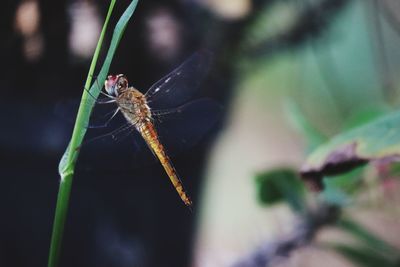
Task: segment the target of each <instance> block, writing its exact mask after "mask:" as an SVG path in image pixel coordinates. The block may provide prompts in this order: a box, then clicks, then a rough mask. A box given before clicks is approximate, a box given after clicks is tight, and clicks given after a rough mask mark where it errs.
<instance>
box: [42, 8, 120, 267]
mask: <svg viewBox="0 0 400 267" xmlns="http://www.w3.org/2000/svg"><path fill="white" fill-rule="evenodd" d="M115 1H116V0H111V2H110V6H109V8H108V12H107V16H106V20H105V22H104V25H103V29H102V31H101V33H100V37H99V41H98V42H97V46H96V50H95V52H94V55H93V58H92V62H91V64H90V68H89V72H88V76H87V79H86V83H85V88H89V86H90V85H91V83H92V77H93V73H94V70H95V67H96V63H97V59H98V57H99V53H100V48H101V45H102V43H103V40H104V35H105V32H106V29H107V25H108V22H109V20H110V17H111V13H112V10H113V8H114V5H115ZM87 97H88V93H87V91H86V90H84V91H83V94H82V99H81V105H80V106H79V110H78V115H77V119H76V123H75V126H74V130H73V133H72V137H71V141H70V144H69V146H68V148H67V152H66V154H65V156H66V158H65V157H63V158H64V159H65V160H66V164H65V167H62V168H60V175H61V181H60V186H59V191H58V197H57V204H56V213H55V218H54V224H53V232H52V236H51V244H50V252H49V259H48V267H56V266H57V265H58V261H59V258H60V250H61V243H62V237H63V231H64V225H65V219H66V217H67V211H68V203H69V196H70V192H71V185H72V178H73V174H74V169H75V161H76V159H77V157H78V150H76V149H75V148H76V147H78V146H79V145H80V143H81V142H82V139H83V136H84V134H85V132H84V131H82V129H84V128H85V127H82V125H84V123H85V121H86V120H87V119H86V116H85V114H87V110H85V109H87V107H86V105H82V104H83V103H86V102H87ZM62 161H63V160H62ZM61 165H62V163H61V164H60V166H61Z"/></svg>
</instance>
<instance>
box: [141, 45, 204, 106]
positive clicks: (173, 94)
mask: <svg viewBox="0 0 400 267" xmlns="http://www.w3.org/2000/svg"><path fill="white" fill-rule="evenodd" d="M210 63H211V53H210V52H208V51H200V52H196V53H195V54H193V55H192V56H191V57H190V58H189V59H187V60H186V61H185V62H184V63H182V64H181V65H180V66H179V67H178V68H176V69H175V70H173V71H172V72H171V73H169V74H168V75H166V76H165V77H163V78H162V79H161V80H159V81H158V82H156V83H155V84H154V85H153V86H151V87H150V89H149V90H148V91H147V92H146V94H145V96H146V99H147V101H148V103H149V105H150V107H151V108H153V109H165V108H170V107H177V106H179V105H182V104H183V103H186V102H187V100H188V99H189V98H190V97H192V96H193V94H194V93H195V92H196V90H197V89H198V87H199V85H200V83H201V81H202V80H203V78H204V77H205V76H206V74H207V71H208V69H209V65H210Z"/></svg>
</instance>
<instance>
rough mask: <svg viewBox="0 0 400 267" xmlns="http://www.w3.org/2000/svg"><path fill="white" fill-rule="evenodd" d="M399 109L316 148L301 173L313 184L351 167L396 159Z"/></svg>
mask: <svg viewBox="0 0 400 267" xmlns="http://www.w3.org/2000/svg"><path fill="white" fill-rule="evenodd" d="M399 123H400V112H393V113H391V114H388V115H386V116H383V117H381V118H379V119H377V120H375V121H373V122H371V123H368V124H366V125H363V126H361V127H358V128H355V129H352V130H350V131H348V132H343V133H342V134H339V135H337V136H336V137H334V138H333V139H331V140H330V141H329V142H328V143H326V144H324V145H322V146H320V147H319V148H318V149H316V150H315V151H314V152H313V153H312V154H311V155H310V156H309V157H308V158H307V160H306V163H305V164H304V165H303V167H302V170H301V173H302V175H303V177H304V178H305V179H306V180H307V181H308V182H311V183H316V184H320V183H321V179H322V177H323V176H326V175H335V174H340V173H343V172H347V171H349V170H352V169H353V168H354V167H357V166H360V165H362V164H364V163H366V162H369V161H378V160H384V161H385V162H390V161H396V160H397V159H398V154H399V150H400V149H399V148H400V131H399V128H398V125H399Z"/></svg>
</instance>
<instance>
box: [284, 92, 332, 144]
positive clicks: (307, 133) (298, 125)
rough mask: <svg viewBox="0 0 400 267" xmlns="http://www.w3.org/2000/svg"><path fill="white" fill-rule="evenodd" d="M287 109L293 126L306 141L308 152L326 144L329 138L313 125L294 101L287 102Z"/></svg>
mask: <svg viewBox="0 0 400 267" xmlns="http://www.w3.org/2000/svg"><path fill="white" fill-rule="evenodd" d="M285 107H286V111H287V114H288V117H289V120H290V122H291V124H292V125H293V126H294V128H295V129H296V130H297V131H298V132H299V133H300V134H302V135H303V136H304V138H305V139H306V141H307V148H308V149H307V150H310V151H311V150H313V149H315V148H316V147H317V146H319V145H320V144H322V143H324V142H326V140H327V137H326V136H324V135H323V134H322V133H321V132H320V131H318V130H317V129H316V128H315V127H314V126H313V125H312V124H311V122H310V121H309V120H308V119H307V118H306V116H305V115H304V114H303V112H302V111H301V110H300V108H299V106H298V105H297V104H296V103H295V102H294V101H293V100H289V101H287V102H286V105H285Z"/></svg>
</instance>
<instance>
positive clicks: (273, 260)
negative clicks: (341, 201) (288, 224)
mask: <svg viewBox="0 0 400 267" xmlns="http://www.w3.org/2000/svg"><path fill="white" fill-rule="evenodd" d="M339 217H340V208H338V207H337V206H334V205H327V204H323V205H321V206H320V207H318V208H317V209H316V210H315V211H310V212H309V213H307V214H305V215H304V216H303V217H302V220H301V222H300V223H299V224H298V225H296V226H295V227H294V229H295V231H294V233H293V234H292V235H291V236H289V237H287V238H285V239H282V240H280V241H277V242H269V243H267V244H265V245H263V246H262V247H261V248H259V249H258V250H257V251H255V252H254V253H252V254H251V255H250V256H248V257H246V258H244V259H242V260H240V261H239V262H237V263H235V264H234V265H233V266H232V267H268V266H274V265H275V264H277V263H279V262H280V261H282V260H284V259H287V258H288V257H289V256H290V254H291V253H292V252H293V251H295V250H297V249H299V248H301V247H304V246H306V245H308V244H310V243H311V242H312V241H313V239H314V237H315V235H316V234H317V233H318V231H320V230H321V229H322V228H324V227H325V226H328V225H332V224H334V223H336V222H337V220H338V219H339Z"/></svg>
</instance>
